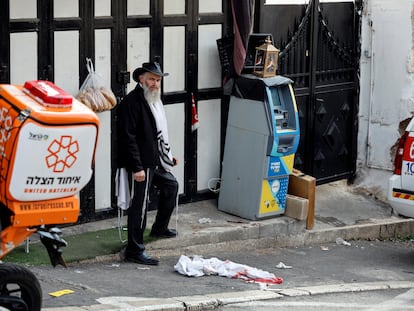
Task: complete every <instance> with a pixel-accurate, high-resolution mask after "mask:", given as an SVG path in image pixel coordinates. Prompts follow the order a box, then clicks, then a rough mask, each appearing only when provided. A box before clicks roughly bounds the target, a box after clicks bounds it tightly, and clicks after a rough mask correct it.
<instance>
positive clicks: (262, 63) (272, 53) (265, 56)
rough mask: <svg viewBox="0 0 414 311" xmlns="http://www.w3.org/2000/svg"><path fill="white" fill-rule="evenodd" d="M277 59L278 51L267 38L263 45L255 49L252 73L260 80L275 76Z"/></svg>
mask: <svg viewBox="0 0 414 311" xmlns="http://www.w3.org/2000/svg"><path fill="white" fill-rule="evenodd" d="M278 58H279V50H278V49H277V48H275V47H274V46H273V45H272V42H271V40H270V37H267V38H266V41H265V43H263V44H262V45H260V46H258V47H256V56H255V62H254V69H253V73H254V74H255V75H257V76H259V77H262V78H267V77H273V76H275V75H276V71H277V62H278Z"/></svg>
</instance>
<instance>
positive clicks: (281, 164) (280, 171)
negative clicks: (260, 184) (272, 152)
mask: <svg viewBox="0 0 414 311" xmlns="http://www.w3.org/2000/svg"><path fill="white" fill-rule="evenodd" d="M289 174H290V169H289V167H288V166H287V163H286V162H285V161H284V160H283V158H281V157H272V156H270V157H269V166H268V169H267V177H269V178H271V177H276V176H280V175H289Z"/></svg>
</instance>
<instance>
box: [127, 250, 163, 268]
mask: <svg viewBox="0 0 414 311" xmlns="http://www.w3.org/2000/svg"><path fill="white" fill-rule="evenodd" d="M125 261H128V262H135V263H139V264H142V265H149V266H157V265H158V264H159V263H160V262H159V260H157V259H155V258H152V257H151V256H149V255H147V254H146V253H145V252H143V253H141V254H138V255H135V256H127V255H125Z"/></svg>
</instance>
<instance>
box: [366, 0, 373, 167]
mask: <svg viewBox="0 0 414 311" xmlns="http://www.w3.org/2000/svg"><path fill="white" fill-rule="evenodd" d="M367 3H368V5H367V19H368V25H369V28H370V36H371V38H370V50H371V52H369V51H367V50H365V51H364V55H365V56H366V57H369V58H370V83H369V107H368V128H367V153H366V156H365V163H366V166H367V167H368V168H375V167H374V166H373V165H371V164H370V160H369V159H370V153H371V146H370V142H371V139H370V133H371V131H370V129H371V120H372V107H373V103H374V87H375V82H374V76H375V68H374V63H375V62H374V58H375V52H374V51H373V47H374V37H375V31H374V28H373V22H372V19H371V12H372V10H371V1H367Z"/></svg>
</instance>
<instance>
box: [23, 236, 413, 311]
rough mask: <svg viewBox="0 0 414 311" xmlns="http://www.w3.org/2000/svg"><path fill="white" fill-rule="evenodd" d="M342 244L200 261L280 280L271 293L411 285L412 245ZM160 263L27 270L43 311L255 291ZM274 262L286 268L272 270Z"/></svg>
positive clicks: (168, 262) (170, 262) (224, 255)
mask: <svg viewBox="0 0 414 311" xmlns="http://www.w3.org/2000/svg"><path fill="white" fill-rule="evenodd" d="M348 242H349V243H350V244H351V245H349V246H346V245H343V244H336V243H329V244H323V245H313V246H311V247H301V248H275V249H265V250H258V251H255V252H251V251H250V252H243V251H240V252H229V253H211V254H210V256H204V258H212V257H217V258H219V259H221V260H225V259H228V260H231V261H233V262H235V263H240V264H245V265H248V266H250V267H255V268H258V269H261V270H264V271H268V272H271V273H274V274H275V275H276V276H277V277H281V278H282V279H283V283H282V284H279V285H271V287H272V288H274V289H289V288H297V287H304V286H315V285H328V286H330V285H332V286H334V285H336V284H352V283H361V282H382V281H414V243H413V242H412V241H406V242H401V241H348ZM187 255H190V254H187ZM191 255H197V254H191ZM160 259H161V263H160V265H159V266H156V267H149V266H143V265H137V264H133V263H123V262H118V261H104V262H95V263H87V264H85V263H84V264H71V265H70V266H69V267H68V268H67V269H65V268H63V267H56V268H53V267H51V266H40V267H30V270H31V271H33V272H34V273H35V275H36V276H37V277H38V279H39V281H40V283H41V286H42V290H43V307H44V308H49V307H64V306H90V305H93V304H98V300H99V299H102V298H106V299H108V297H119V296H124V297H125V296H126V297H135V298H144V297H145V298H170V297H178V296H192V295H205V294H213V293H230V292H242V291H249V290H258V289H259V288H260V287H259V285H258V284H255V283H247V282H244V281H243V280H240V279H230V278H226V277H221V276H215V275H210V276H201V277H197V278H196V277H188V276H183V275H181V274H179V273H177V272H175V271H174V265H175V264H176V263H177V262H178V259H179V257H161V258H160ZM279 263H283V264H285V265H287V266H291V268H290V269H280V268H277V265H278V264H279ZM66 289H69V290H71V291H73V293H70V294H65V295H62V296H60V297H53V296H51V295H50V293H53V292H56V291H61V290H66ZM397 294H398V293H397ZM397 294H396V295H397ZM114 299H116V298H114ZM101 301H102V300H101ZM226 310H227V309H226ZM228 310H231V309H228ZM246 310H247V309H246ZM263 310H265V309H263Z"/></svg>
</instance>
